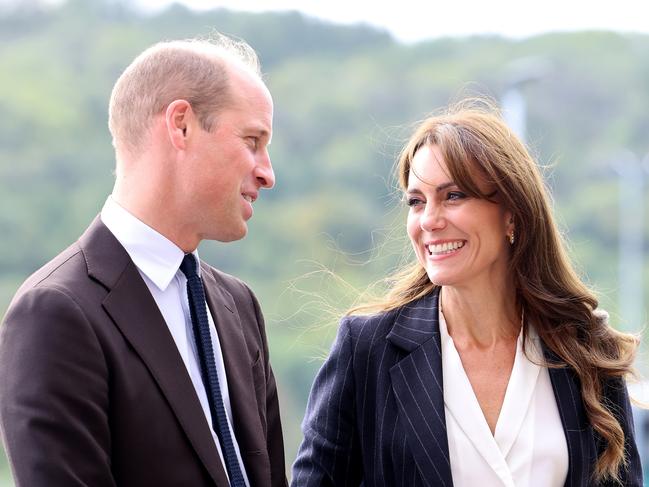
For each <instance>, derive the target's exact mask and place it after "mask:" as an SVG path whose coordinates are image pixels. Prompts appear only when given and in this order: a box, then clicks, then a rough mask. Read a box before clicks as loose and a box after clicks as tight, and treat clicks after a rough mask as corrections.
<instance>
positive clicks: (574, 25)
mask: <svg viewBox="0 0 649 487" xmlns="http://www.w3.org/2000/svg"><path fill="white" fill-rule="evenodd" d="M135 1H136V3H138V4H139V5H141V6H142V7H143V8H145V9H151V10H156V9H160V8H163V7H164V6H166V5H168V4H170V3H172V0H135ZM180 3H183V4H185V5H186V6H188V7H190V8H193V9H197V10H205V9H209V8H217V7H224V8H228V9H231V10H242V11H250V12H263V11H269V10H272V11H281V10H299V11H301V12H303V13H305V14H307V15H310V16H314V17H318V18H322V19H326V20H329V21H332V22H335V23H344V24H349V23H358V22H363V23H367V24H370V25H374V26H377V27H382V28H385V29H387V30H388V31H390V32H391V33H392V34H393V35H394V37H395V38H397V39H399V40H400V41H402V42H408V43H410V42H418V41H422V40H425V39H431V38H438V37H442V36H468V35H476V34H500V35H503V36H506V37H512V38H523V37H528V36H531V35H536V34H540V33H544V32H554V31H574V30H591V29H597V30H614V31H619V32H641V33H646V34H649V21H647V18H648V16H647V14H646V12H645V10H646V5H647V4H646V1H645V0H616V1H615V2H610V1H606V2H605V1H603V0H588V1H586V0H543V1H538V0H536V1H534V2H532V1H529V0H490V1H485V0H450V1H449V0H445V1H444V0H442V1H432V0H398V1H395V0H384V1H381V0H374V1H372V2H369V1H354V0H182V1H181V2H180ZM643 6H644V7H643Z"/></svg>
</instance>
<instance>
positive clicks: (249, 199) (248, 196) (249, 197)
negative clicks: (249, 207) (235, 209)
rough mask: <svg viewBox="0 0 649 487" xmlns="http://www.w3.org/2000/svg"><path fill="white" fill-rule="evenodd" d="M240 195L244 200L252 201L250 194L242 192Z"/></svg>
mask: <svg viewBox="0 0 649 487" xmlns="http://www.w3.org/2000/svg"><path fill="white" fill-rule="evenodd" d="M242 196H243V199H244V200H246V201H247V202H248V203H252V196H250V195H248V194H244V195H242Z"/></svg>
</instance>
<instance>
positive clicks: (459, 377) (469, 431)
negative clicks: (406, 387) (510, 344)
mask: <svg viewBox="0 0 649 487" xmlns="http://www.w3.org/2000/svg"><path fill="white" fill-rule="evenodd" d="M439 325H440V326H439V328H440V334H441V344H442V373H443V376H444V406H445V413H446V430H447V435H448V446H449V456H450V463H451V473H452V476H453V485H454V486H455V487H475V486H481V487H501V486H504V487H563V485H564V483H565V480H566V476H567V475H568V447H567V444H566V438H565V435H564V432H563V426H562V424H561V417H560V416H559V410H558V408H557V403H556V400H555V397H554V392H553V389H552V384H551V382H550V374H549V373H548V369H547V368H545V367H541V366H539V365H537V364H536V363H534V362H532V361H531V360H530V359H529V358H528V357H527V356H526V355H525V353H523V350H522V333H521V335H519V337H518V342H517V344H516V356H515V358H514V367H513V369H512V373H511V376H510V378H509V383H508V384H507V390H506V392H505V399H504V401H503V405H502V408H501V410H500V415H499V417H498V421H497V423H496V429H495V432H494V434H493V435H492V433H491V430H490V429H489V425H488V424H487V421H486V419H485V417H484V414H483V413H482V410H481V409H480V405H479V403H478V400H477V398H476V396H475V393H474V392H473V388H472V387H471V383H470V382H469V378H468V377H467V375H466V372H465V371H464V367H463V366H462V361H461V359H460V355H459V353H458V352H457V349H456V348H455V345H454V343H453V338H451V336H450V335H449V333H448V328H447V325H446V321H445V320H444V315H443V313H442V311H441V309H440V312H439ZM529 335H530V336H529V338H528V341H527V344H526V347H525V348H526V353H527V354H529V356H530V358H532V359H533V360H534V361H535V362H539V360H538V359H539V358H540V357H542V349H541V346H540V340H539V338H538V336H537V335H536V334H535V333H534V331H533V330H530V333H529Z"/></svg>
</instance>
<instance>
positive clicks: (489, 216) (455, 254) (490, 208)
mask: <svg viewBox="0 0 649 487" xmlns="http://www.w3.org/2000/svg"><path fill="white" fill-rule="evenodd" d="M449 174H450V173H449V171H448V170H447V167H446V163H445V161H444V159H443V157H442V154H441V152H440V150H439V148H438V147H437V146H434V145H433V146H431V145H428V146H423V147H422V148H420V149H419V150H418V151H417V152H416V154H415V156H414V158H413V160H412V164H411V168H410V174H409V177H408V188H407V190H406V200H407V202H408V206H409V207H410V210H409V212H408V223H407V227H408V236H409V237H410V241H411V242H412V245H413V247H414V249H415V253H416V254H417V259H418V260H419V263H420V264H421V265H422V267H424V269H426V272H427V274H428V277H429V279H430V280H431V282H433V283H434V284H437V285H443V286H454V287H473V288H477V289H487V288H485V287H481V286H498V287H500V286H502V285H503V284H504V282H505V280H506V273H507V261H508V255H509V248H508V247H509V241H508V239H507V235H509V233H511V230H512V224H511V223H510V219H511V213H510V212H509V211H506V210H505V209H504V208H503V207H502V205H500V204H498V203H493V202H491V201H488V200H485V199H478V198H473V197H470V196H468V195H466V194H465V193H464V192H463V191H462V190H461V189H460V188H459V187H458V186H457V185H456V184H455V182H454V181H453V180H452V179H451V177H450V175H449ZM481 189H484V190H486V191H485V192H486V193H490V192H491V191H490V190H489V188H486V187H481ZM497 197H498V196H497V195H495V198H496V199H497Z"/></svg>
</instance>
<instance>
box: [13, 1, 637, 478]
mask: <svg viewBox="0 0 649 487" xmlns="http://www.w3.org/2000/svg"><path fill="white" fill-rule="evenodd" d="M32 3H34V2H32ZM214 30H218V31H221V32H224V33H227V34H231V35H234V36H237V37H241V38H244V39H246V40H247V41H249V42H250V44H251V45H253V46H254V47H255V48H256V49H257V50H258V51H259V53H260V56H261V59H262V64H263V67H264V70H265V72H266V79H267V82H268V85H269V88H270V90H271V92H272V93H273V97H274V101H275V127H274V132H275V133H274V136H273V142H272V145H271V149H270V150H271V156H272V158H273V164H274V167H275V171H276V176H277V186H276V188H275V189H274V190H273V191H271V192H264V193H263V194H262V197H261V199H260V200H259V202H258V203H257V204H256V205H255V217H254V219H253V221H252V224H251V228H250V234H249V236H248V237H247V238H246V239H245V240H243V241H240V242H236V243H232V244H227V245H223V244H218V243H206V244H205V245H204V246H203V247H202V249H201V252H202V256H203V257H204V258H206V259H207V260H208V261H209V262H211V263H212V264H214V265H215V266H217V267H220V268H222V269H223V270H225V271H227V272H230V273H233V274H235V275H237V276H240V277H242V278H244V279H246V280H247V281H248V282H249V283H250V284H251V286H252V287H253V288H254V289H255V291H256V292H257V293H258V295H259V298H260V300H261V302H262V305H263V307H264V309H265V311H266V317H267V321H268V323H267V325H268V333H269V338H270V346H271V354H272V357H273V364H274V367H275V370H276V374H277V376H278V384H279V389H280V395H281V400H282V407H283V415H284V425H285V429H286V436H287V441H286V443H287V459H288V461H289V462H291V461H292V459H293V458H294V454H295V450H296V448H297V444H298V442H299V440H300V433H299V421H300V420H301V417H302V413H303V410H304V405H305V400H306V396H307V393H308V389H309V386H310V384H311V381H312V378H313V375H314V374H315V371H316V370H317V368H318V366H319V363H320V362H319V359H318V358H319V357H321V356H322V355H323V354H325V353H326V351H327V349H328V344H329V342H330V340H331V338H332V337H333V332H334V330H335V322H336V320H337V319H338V318H339V316H340V314H341V312H342V311H343V310H344V309H345V308H346V307H347V306H349V305H350V304H352V303H353V302H354V300H355V299H356V297H357V295H358V289H364V288H365V287H366V286H367V285H368V284H369V283H370V282H372V281H375V280H377V279H380V278H382V277H385V276H386V275H387V274H388V273H389V271H390V270H391V269H393V268H394V267H395V266H396V265H397V264H398V262H400V261H401V260H403V257H402V255H403V252H402V250H403V248H407V242H405V241H404V238H403V236H404V231H403V214H402V213H401V212H400V211H399V210H398V208H399V198H398V194H396V195H395V192H394V181H393V180H392V177H391V174H390V171H391V168H392V164H393V161H394V158H395V155H396V153H397V152H398V150H399V149H400V147H401V144H402V143H403V141H404V139H405V138H407V136H408V133H409V131H410V129H411V126H412V123H414V122H416V121H417V120H420V119H422V118H423V117H425V116H426V115H427V114H429V113H431V112H433V111H436V110H438V109H439V108H440V107H442V106H443V105H445V104H447V103H448V102H450V101H453V100H456V99H458V98H459V97H460V96H462V95H463V94H476V93H481V94H487V95H490V96H492V97H495V98H498V97H499V96H500V95H501V94H502V93H503V91H504V90H505V89H506V87H507V79H508V76H510V75H511V72H512V69H513V68H512V67H513V66H514V64H515V63H517V62H519V61H520V60H528V61H529V60H537V61H540V62H541V63H542V64H543V65H544V66H545V70H544V73H543V76H541V77H540V78H539V79H538V80H537V81H536V82H534V83H530V84H529V85H527V86H524V87H523V88H521V89H522V91H523V93H524V95H525V98H526V100H527V103H528V129H529V141H530V145H531V147H532V150H533V152H534V153H535V154H537V155H538V159H539V161H540V163H541V164H543V165H546V164H550V165H551V171H549V172H548V184H549V185H550V186H551V187H552V189H553V192H554V196H555V200H556V205H557V206H556V211H557V215H558V216H559V219H560V222H561V223H562V226H563V228H564V229H565V231H566V235H567V237H568V239H569V241H570V242H571V244H572V245H571V253H572V256H573V258H574V259H575V261H576V262H577V263H578V268H579V269H580V271H581V272H582V274H583V275H584V276H585V277H586V278H587V279H589V280H590V282H592V283H593V284H594V285H595V286H596V288H597V289H598V290H599V291H600V296H601V298H602V303H603V305H605V306H606V307H607V308H609V309H611V311H613V316H614V317H615V316H618V314H619V310H617V309H616V307H617V305H616V302H617V295H616V288H617V279H618V276H617V239H618V236H617V229H618V228H617V226H618V222H617V218H618V213H617V201H618V197H619V196H623V195H624V193H623V191H624V190H623V189H622V190H621V191H622V192H621V193H620V190H619V189H618V187H617V180H616V177H615V174H614V172H613V171H612V170H611V168H610V163H611V161H612V160H613V158H614V157H616V154H617V153H618V151H619V150H620V149H621V148H628V149H630V150H632V151H633V152H635V153H636V154H638V155H640V156H643V155H644V154H646V153H647V152H648V151H649V147H648V145H647V137H646V134H647V133H649V115H647V114H648V113H649V90H647V84H646V80H647V79H649V37H647V36H640V35H635V36H622V35H617V34H613V33H608V32H582V33H574V34H552V35H543V36H538V37H534V38H530V39H526V40H519V41H513V40H506V39H502V38H498V37H475V38H465V39H437V40H431V41H427V42H424V43H420V44H416V45H412V46H406V45H401V44H398V43H396V42H395V41H394V40H392V39H391V37H390V36H389V35H388V34H387V33H385V32H382V31H377V30H374V29H371V28H369V27H367V26H351V27H350V26H338V25H332V24H327V23H323V22H319V21H316V20H313V19H308V18H305V17H303V16H301V15H300V14H298V13H283V14H277V13H267V14H244V13H233V12H229V11H225V10H214V11H211V12H203V13H196V12H192V11H190V10H187V9H186V8H184V7H181V6H173V7H170V8H169V9H167V10H165V11H163V12H161V13H159V14H156V15H151V16H146V15H143V14H138V13H136V12H134V11H131V10H130V8H129V7H128V6H127V2H125V1H122V2H119V1H114V0H113V1H108V0H105V1H100V0H95V1H91V0H70V1H68V3H66V4H64V5H62V6H59V7H56V8H54V9H50V10H47V9H40V10H39V9H38V8H32V9H20V10H17V11H15V12H13V13H10V14H5V16H0V66H2V68H1V69H0V113H2V114H3V116H2V117H0V229H1V234H2V239H0V255H2V256H3V259H2V260H1V261H0V312H3V311H4V309H6V306H7V305H8V303H9V300H10V297H11V295H12V294H13V292H14V291H15V289H16V288H17V286H18V285H19V283H20V282H21V281H22V280H23V279H24V278H25V277H26V276H27V275H28V274H29V273H31V272H33V271H34V270H35V269H36V268H38V267H39V266H40V265H42V264H43V263H44V262H46V261H47V260H49V259H50V258H51V257H52V256H54V255H55V254H56V253H57V252H58V251H60V250H62V249H63V248H65V247H66V246H67V245H69V244H70V243H71V242H72V241H73V240H74V239H75V238H76V237H77V236H78V235H79V234H80V233H81V232H82V231H83V229H84V228H85V227H86V225H87V224H88V222H89V221H90V219H92V218H93V216H94V215H95V214H96V213H97V212H98V211H99V210H100V208H101V205H102V203H103V201H104V199H105V197H106V195H107V194H108V193H109V192H110V188H111V186H112V170H113V156H112V148H111V145H110V138H109V134H108V130H107V126H106V120H107V102H108V97H109V95H110V90H111V87H112V85H113V83H114V81H115V80H116V78H117V77H118V76H119V73H120V72H121V71H122V70H123V69H124V68H125V66H126V65H127V64H128V63H129V62H130V61H131V60H132V58H133V57H134V56H135V55H136V54H137V53H139V52H140V51H141V50H142V49H144V48H145V47H147V46H148V45H150V44H152V43H153V42H156V41H158V40H163V39H170V38H184V37H194V36H202V37H205V36H209V35H210V33H211V32H213V31H214ZM648 203H649V201H645V208H646V212H645V218H646V219H647V220H649V204H648ZM395 208H397V210H396V211H395ZM645 237H646V238H645V242H646V243H645V250H647V249H648V248H649V224H646V225H645ZM404 245H405V247H404ZM376 249H381V250H380V251H377V250H376ZM648 253H649V252H645V254H648ZM363 263H365V264H363ZM323 266H324V267H323ZM327 269H329V270H333V271H334V272H335V275H333V274H331V273H329V272H327ZM644 275H645V282H646V283H647V287H646V292H645V302H647V303H649V258H648V259H647V263H646V264H645V272H644ZM646 314H647V311H645V315H646ZM640 326H641V324H637V328H638V329H639V328H640ZM0 472H2V469H1V468H0ZM4 472H6V468H5V470H4ZM5 485H9V484H8V483H7V484H5Z"/></svg>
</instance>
